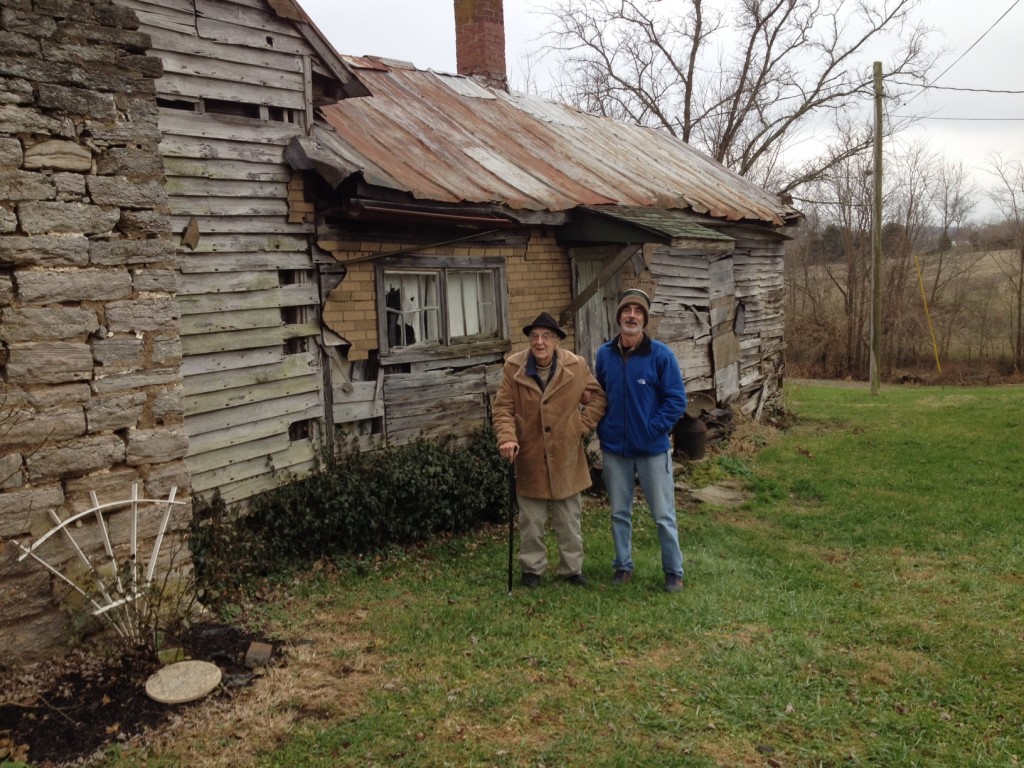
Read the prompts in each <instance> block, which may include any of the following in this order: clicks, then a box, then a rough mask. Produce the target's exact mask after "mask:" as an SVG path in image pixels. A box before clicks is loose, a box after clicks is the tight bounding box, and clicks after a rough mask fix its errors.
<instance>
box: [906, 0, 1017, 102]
mask: <svg viewBox="0 0 1024 768" xmlns="http://www.w3.org/2000/svg"><path fill="white" fill-rule="evenodd" d="M1019 4H1020V0H1013V2H1012V3H1011V4H1010V7H1009V8H1007V9H1006V10H1005V11H1003V15H1002V16H1000V17H999V18H998V19H996V20H995V21H994V22H992V26H990V27H989V28H988V29H986V30H985V31H984V32H983V33H982V34H981V37H979V38H978V39H977V40H975V41H974V42H973V43H971V46H970V47H969V48H968V49H967V50H966V51H964V52H963V53H961V54H960V55H959V56H958V57H957V58H956V61H954V62H953V63H952V64H950V65H949V66H948V67H946V68H945V69H944V70H942V72H941V73H940V74H939V76H938V77H936V78H935V79H934V80H932V83H936V82H938V81H939V80H941V79H942V78H943V77H944V76H945V74H946V73H947V72H949V70H951V69H952V68H953V67H955V66H956V65H957V64H959V63H960V61H961V59H963V57H964V56H966V55H967V54H968V53H970V52H971V51H973V50H974V48H975V46H977V45H978V43H980V42H981V41H982V40H984V39H985V36H986V35H988V33H989V32H991V31H992V30H993V29H995V27H996V25H997V24H999V22H1001V21H1002V20H1003V19H1005V18H1006V15H1007V14H1008V13H1009V12H1010V11H1012V10H1013V9H1014V8H1016V7H1017V6H1018V5H1019ZM925 88H927V86H921V90H920V91H918V92H917V93H915V94H914V95H913V96H912V97H911V98H910V99H908V100H907V103H908V104H909V103H910V102H911V101H913V100H914V99H916V98H917V97H918V96H920V95H921V94H922V93H924V91H925Z"/></svg>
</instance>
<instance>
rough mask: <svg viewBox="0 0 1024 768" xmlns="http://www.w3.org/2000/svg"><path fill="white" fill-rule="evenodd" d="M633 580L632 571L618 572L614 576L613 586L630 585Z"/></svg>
mask: <svg viewBox="0 0 1024 768" xmlns="http://www.w3.org/2000/svg"><path fill="white" fill-rule="evenodd" d="M632 579H633V572H632V571H616V572H615V575H614V576H612V584H629V582H630V581H632Z"/></svg>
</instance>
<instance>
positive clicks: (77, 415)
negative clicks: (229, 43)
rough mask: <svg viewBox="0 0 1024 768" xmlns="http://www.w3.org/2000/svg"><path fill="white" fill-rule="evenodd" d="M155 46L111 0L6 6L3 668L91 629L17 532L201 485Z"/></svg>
mask: <svg viewBox="0 0 1024 768" xmlns="http://www.w3.org/2000/svg"><path fill="white" fill-rule="evenodd" d="M149 47H150V42H149V38H148V35H145V34H143V33H140V32H139V31H138V19H137V18H136V16H135V14H134V12H132V11H131V10H129V9H126V8H122V7H119V6H117V5H115V4H114V3H113V2H111V1H110V0H3V2H2V3H0V344H2V348H0V375H2V380H0V388H2V389H0V644H2V646H3V647H4V650H5V654H4V661H3V662H0V666H2V665H3V664H17V663H20V662H25V661H30V660H33V659H35V658H40V657H42V656H45V655H49V654H52V653H53V652H55V651H56V650H57V649H58V648H60V647H61V646H62V645H63V644H65V643H67V642H68V641H71V640H74V639H76V637H75V636H76V630H77V629H78V628H79V626H80V625H79V624H78V623H77V622H76V619H75V617H74V616H73V615H72V614H71V613H69V612H68V611H67V607H66V606H65V605H64V604H63V600H62V598H61V594H62V585H61V584H59V583H58V580H57V579H55V577H52V576H50V575H49V574H48V573H47V571H46V570H45V569H43V568H42V567H41V566H40V565H39V564H38V563H34V562H32V561H31V560H28V559H26V560H24V561H21V562H19V561H18V560H17V555H18V554H19V551H18V549H17V548H16V547H15V546H14V545H13V544H12V543H11V542H12V540H17V541H20V542H21V543H23V544H27V543H29V542H30V541H31V540H32V539H33V538H35V537H38V536H39V535H40V534H41V533H43V532H45V531H46V530H47V529H48V528H49V527H51V526H52V525H53V522H52V520H51V517H50V516H51V511H52V512H55V513H56V514H58V515H59V516H61V517H62V518H65V517H67V516H69V515H71V514H73V513H75V512H80V511H83V510H85V509H87V508H89V507H90V506H91V503H90V498H91V495H90V494H91V493H96V494H97V496H98V497H99V500H100V501H101V502H107V501H114V500H120V499H126V498H128V497H129V496H130V494H131V486H132V484H133V483H138V484H139V487H140V488H139V489H140V495H142V496H145V497H150V498H166V496H167V494H168V493H169V492H170V489H171V488H172V487H177V488H178V498H179V499H182V498H185V499H186V500H187V498H188V496H189V475H188V470H187V468H186V466H185V463H184V457H185V454H186V452H187V449H188V440H187V437H186V434H185V430H184V426H183V425H184V409H183V388H182V377H181V370H180V369H181V340H180V335H179V312H178V308H177V303H176V300H175V272H174V254H175V251H174V243H173V241H172V239H171V233H170V223H169V222H170V219H169V211H168V207H167V195H166V191H165V187H164V175H163V163H162V160H161V158H160V155H159V152H158V144H159V141H160V132H159V128H158V125H157V106H156V99H155V92H156V90H155V82H154V81H155V79H156V78H158V77H159V76H160V75H161V63H160V60H159V59H158V58H155V57H152V56H148V55H147V54H146V51H147V49H148V48H149ZM183 509H184V510H185V512H184V513H183V514H181V515H177V516H176V518H175V520H176V522H175V524H176V525H177V526H178V527H179V528H180V527H181V526H184V525H185V521H186V520H187V517H188V511H189V508H188V507H187V506H186V507H184V508H183ZM70 558H71V555H69V559H70Z"/></svg>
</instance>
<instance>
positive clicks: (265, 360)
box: [181, 348, 286, 387]
mask: <svg viewBox="0 0 1024 768" xmlns="http://www.w3.org/2000/svg"><path fill="white" fill-rule="evenodd" d="M285 357H286V356H285V353H284V349H283V348H278V349H246V350H241V351H235V352H223V353H214V354H209V355H190V356H189V357H186V358H184V359H183V360H182V361H181V373H182V375H183V376H184V377H185V381H186V387H187V382H188V377H190V376H201V375H204V374H207V373H221V372H224V371H233V370H238V369H240V368H253V367H256V366H261V365H274V364H280V363H282V362H283V361H284V359H285Z"/></svg>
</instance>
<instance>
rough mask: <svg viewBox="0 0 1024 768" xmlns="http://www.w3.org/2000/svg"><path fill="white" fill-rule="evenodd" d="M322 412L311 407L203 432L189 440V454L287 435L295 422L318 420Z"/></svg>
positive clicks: (317, 408)
mask: <svg viewBox="0 0 1024 768" xmlns="http://www.w3.org/2000/svg"><path fill="white" fill-rule="evenodd" d="M321 414H322V410H321V409H320V408H319V407H316V406H313V407H310V408H307V409H306V410H305V411H300V412H299V413H292V414H284V415H275V416H273V417H272V418H269V419H260V420H259V421H252V422H249V423H247V424H239V425H238V426H234V427H226V428H225V429H216V430H214V431H212V432H204V433H202V434H199V435H195V436H193V437H190V438H189V452H190V453H195V454H196V455H197V456H198V455H199V454H202V453H207V452H209V451H215V450H218V449H220V448H227V447H228V446H231V445H239V444H240V443H247V442H250V441H252V440H259V439H262V438H264V437H270V436H271V435H277V434H282V433H283V434H287V433H288V427H289V426H290V425H291V424H294V423H295V422H297V421H306V420H308V419H316V418H319V417H320V415H321Z"/></svg>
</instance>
